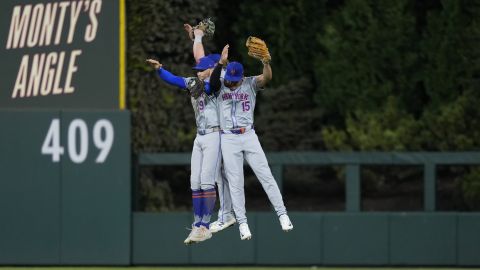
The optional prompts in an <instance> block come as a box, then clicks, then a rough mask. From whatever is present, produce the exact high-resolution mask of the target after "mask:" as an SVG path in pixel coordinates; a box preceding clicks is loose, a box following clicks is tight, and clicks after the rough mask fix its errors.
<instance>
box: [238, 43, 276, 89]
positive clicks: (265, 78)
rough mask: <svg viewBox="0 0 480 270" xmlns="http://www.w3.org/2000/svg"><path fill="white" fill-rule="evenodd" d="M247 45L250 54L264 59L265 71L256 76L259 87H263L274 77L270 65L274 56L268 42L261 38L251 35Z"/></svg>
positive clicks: (261, 59) (258, 58)
mask: <svg viewBox="0 0 480 270" xmlns="http://www.w3.org/2000/svg"><path fill="white" fill-rule="evenodd" d="M245 45H246V46H247V48H248V55H250V56H251V57H253V58H255V59H257V60H260V61H262V64H263V72H262V74H261V75H258V76H256V78H255V81H256V83H257V86H258V87H263V86H265V85H266V84H267V83H268V82H269V81H270V80H271V79H272V67H271V66H270V60H271V59H272V58H271V56H270V52H269V51H268V47H267V44H266V43H265V41H263V40H262V39H260V38H257V37H252V36H250V37H248V38H247V42H246V44H245Z"/></svg>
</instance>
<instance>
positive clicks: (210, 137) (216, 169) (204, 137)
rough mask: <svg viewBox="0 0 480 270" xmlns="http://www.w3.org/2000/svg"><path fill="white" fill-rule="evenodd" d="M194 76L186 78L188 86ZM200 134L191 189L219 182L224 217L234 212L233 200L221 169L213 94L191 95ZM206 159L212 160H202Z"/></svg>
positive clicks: (217, 125)
mask: <svg viewBox="0 0 480 270" xmlns="http://www.w3.org/2000/svg"><path fill="white" fill-rule="evenodd" d="M193 79H195V78H194V77H189V78H185V84H186V85H188V82H189V81H190V80H193ZM191 102H192V106H193V110H194V112H195V121H196V124H197V136H196V137H195V141H194V142H193V150H192V157H191V175H190V184H191V188H192V190H197V189H200V188H201V189H208V188H212V187H214V184H215V182H216V183H217V187H218V188H217V190H218V194H219V196H218V198H219V200H220V209H219V211H218V217H219V219H221V218H222V217H223V216H224V215H226V214H231V213H232V200H231V196H230V189H229V187H228V183H227V180H226V179H225V178H226V177H224V175H223V174H224V173H223V171H222V169H221V165H222V156H221V150H220V133H219V132H218V128H219V119H218V107H217V99H216V97H214V96H213V95H207V94H205V93H202V95H200V97H198V98H197V99H195V98H193V97H191ZM203 160H207V161H209V162H203Z"/></svg>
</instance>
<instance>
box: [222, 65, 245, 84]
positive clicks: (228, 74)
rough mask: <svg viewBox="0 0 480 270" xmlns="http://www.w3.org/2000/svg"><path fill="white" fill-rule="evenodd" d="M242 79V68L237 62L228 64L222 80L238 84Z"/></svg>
mask: <svg viewBox="0 0 480 270" xmlns="http://www.w3.org/2000/svg"><path fill="white" fill-rule="evenodd" d="M242 78H243V66H242V64H240V63H239V62H230V63H228V65H227V70H226V71H225V77H224V80H226V81H231V82H238V81H240V80H241V79H242Z"/></svg>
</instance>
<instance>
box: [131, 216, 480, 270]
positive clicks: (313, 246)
mask: <svg viewBox="0 0 480 270" xmlns="http://www.w3.org/2000/svg"><path fill="white" fill-rule="evenodd" d="M289 215H290V218H291V220H292V222H294V226H295V228H294V230H293V231H291V232H289V233H284V232H283V231H282V230H281V228H280V225H279V223H278V219H277V217H276V216H275V215H274V214H273V213H260V212H256V213H253V212H252V213H247V217H248V219H249V225H250V230H251V231H252V234H253V238H252V240H250V241H241V240H240V237H239V233H238V226H234V227H233V228H229V229H227V230H225V231H223V232H221V233H218V234H215V235H214V236H213V237H212V238H211V239H210V240H208V241H206V242H204V243H200V244H196V245H193V246H190V247H187V246H185V245H184V244H183V240H184V238H185V237H186V236H187V234H188V231H187V230H186V229H185V228H186V227H187V226H188V224H190V222H191V214H190V213H168V214H149V213H134V215H133V228H132V229H133V238H132V239H133V240H132V251H133V252H132V264H134V265H183V264H194V265H224V264H233V265H243V264H254V265H332V266H333V265H335V266H337V265H338V266H341V265H352V266H354V265H358V266H370V265H371V266H381V265H400V266H401V265H419V266H420V265H421V266H429V265H432V266H433V265H435V266H478V265H480V256H479V254H480V231H479V230H478V228H480V227H479V224H480V214H460V213H346V212H341V213H305V212H291V213H290V214H289ZM166 232H168V233H166Z"/></svg>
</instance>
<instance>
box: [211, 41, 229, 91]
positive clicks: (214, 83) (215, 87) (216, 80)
mask: <svg viewBox="0 0 480 270" xmlns="http://www.w3.org/2000/svg"><path fill="white" fill-rule="evenodd" d="M228 47H229V45H228V44H227V45H225V47H223V50H222V55H221V56H220V60H219V61H218V64H217V65H216V66H215V68H214V69H213V72H212V75H211V76H210V93H215V94H216V93H217V92H218V91H220V87H221V86H222V82H221V81H220V74H221V73H222V68H223V66H224V65H226V64H227V61H228Z"/></svg>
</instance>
